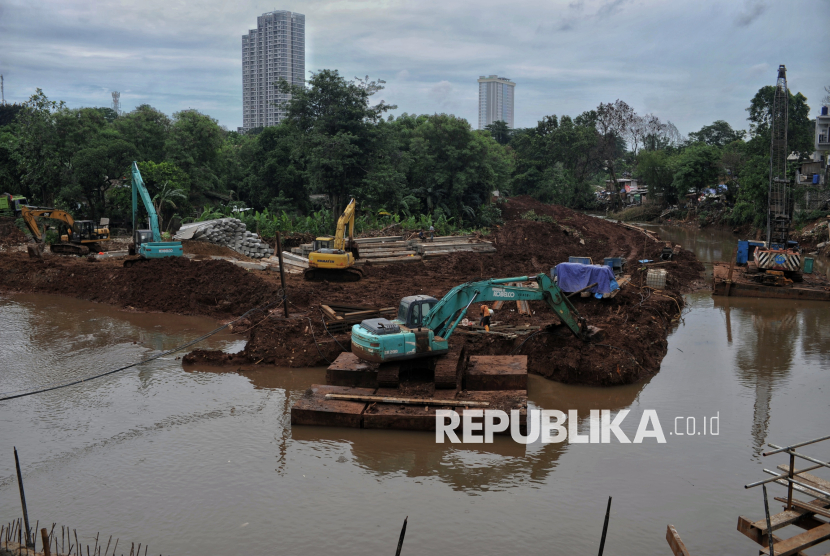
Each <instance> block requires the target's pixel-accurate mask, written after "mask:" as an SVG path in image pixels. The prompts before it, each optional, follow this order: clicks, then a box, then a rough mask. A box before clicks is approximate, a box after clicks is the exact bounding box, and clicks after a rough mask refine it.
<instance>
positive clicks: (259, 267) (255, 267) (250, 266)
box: [233, 261, 266, 270]
mask: <svg viewBox="0 0 830 556" xmlns="http://www.w3.org/2000/svg"><path fill="white" fill-rule="evenodd" d="M233 264H235V265H236V266H238V267H241V268H244V269H245V270H265V268H266V266H265V265H264V264H260V263H248V262H245V261H234V263H233Z"/></svg>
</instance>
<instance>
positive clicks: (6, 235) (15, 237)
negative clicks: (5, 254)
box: [0, 217, 27, 247]
mask: <svg viewBox="0 0 830 556" xmlns="http://www.w3.org/2000/svg"><path fill="white" fill-rule="evenodd" d="M26 240H27V238H26V234H24V233H23V231H21V229H20V228H18V227H17V225H16V224H15V223H14V218H5V217H4V218H0V247H11V246H13V245H20V244H21V243H25V242H26Z"/></svg>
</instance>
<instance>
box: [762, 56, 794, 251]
mask: <svg viewBox="0 0 830 556" xmlns="http://www.w3.org/2000/svg"><path fill="white" fill-rule="evenodd" d="M789 96H790V95H789V91H788V90H787V68H786V67H785V66H784V65H783V64H782V65H780V66H778V82H777V83H776V85H775V98H774V99H773V103H772V114H771V116H772V117H771V132H772V133H771V135H772V139H771V141H770V161H769V164H770V166H769V211H768V212H767V244H768V245H769V246H770V247H772V246H773V245H780V246H781V248H782V249H786V248H787V240H788V239H789V234H790V203H789V185H790V184H789V180H788V179H787V156H788V155H789V154H790V153H789V152H787V119H788V110H787V108H788V107H787V103H788V101H789Z"/></svg>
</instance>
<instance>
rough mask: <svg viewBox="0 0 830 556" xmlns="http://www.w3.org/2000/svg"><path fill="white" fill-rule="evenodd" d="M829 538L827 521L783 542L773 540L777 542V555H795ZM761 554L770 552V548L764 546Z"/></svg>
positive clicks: (829, 532)
mask: <svg viewBox="0 0 830 556" xmlns="http://www.w3.org/2000/svg"><path fill="white" fill-rule="evenodd" d="M827 539H830V523H825V524H824V525H820V526H818V527H816V528H814V529H810V530H809V531H804V532H803V533H800V534H798V535H795V536H794V537H790V538H789V539H785V540H783V541H781V542H777V541H773V542H774V544H775V554H776V556H793V555H794V554H796V553H798V552H800V551H802V550H804V549H806V548H810V547H811V546H815V545H817V544H819V543H820V542H824V541H826V540H827ZM761 554H769V548H763V549H762V550H761Z"/></svg>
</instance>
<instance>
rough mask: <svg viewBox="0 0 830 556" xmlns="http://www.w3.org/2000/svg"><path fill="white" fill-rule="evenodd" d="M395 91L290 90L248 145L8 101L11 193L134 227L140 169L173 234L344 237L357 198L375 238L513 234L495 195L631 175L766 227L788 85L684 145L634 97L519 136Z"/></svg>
mask: <svg viewBox="0 0 830 556" xmlns="http://www.w3.org/2000/svg"><path fill="white" fill-rule="evenodd" d="M383 83H384V82H383V81H380V80H378V81H370V80H369V79H368V78H366V79H354V80H347V79H344V78H343V77H342V76H341V75H340V74H339V73H338V72H337V71H335V70H322V71H319V72H317V73H315V74H313V75H312V77H311V78H310V79H309V82H308V84H307V87H302V88H298V87H291V86H289V85H288V84H286V83H282V84H280V86H279V87H280V89H281V90H282V92H285V93H290V94H291V100H290V101H288V103H287V104H286V107H285V108H286V113H287V116H286V118H285V120H284V121H283V122H282V124H281V125H279V126H275V127H268V128H264V129H256V130H251V131H250V132H249V133H247V134H245V135H242V134H239V133H236V132H233V131H228V130H227V129H224V128H222V127H220V126H219V124H218V123H217V122H216V120H214V119H212V118H211V117H209V116H207V115H205V114H202V113H200V112H198V111H195V110H183V111H181V112H176V113H174V114H173V115H172V117H168V116H167V115H165V114H163V113H161V112H159V111H158V110H156V109H155V108H153V107H151V106H148V105H142V106H139V107H137V108H136V109H135V110H133V111H132V112H129V113H127V114H124V115H121V116H119V115H117V114H115V112H113V111H112V110H110V109H109V108H78V109H70V108H67V107H66V105H65V104H64V103H63V102H57V101H53V100H50V99H48V98H47V96H46V95H45V94H44V93H43V92H42V91H41V90H39V89H38V90H37V92H36V93H35V94H34V95H32V97H31V98H30V99H29V100H28V101H27V102H26V103H24V104H23V105H9V106H3V107H0V190H2V191H9V192H12V193H17V194H22V195H24V196H26V197H27V198H29V200H30V202H32V203H34V204H38V205H43V206H56V207H59V208H63V209H65V210H68V211H70V212H72V213H73V214H74V215H75V216H76V217H77V218H92V219H97V218H99V217H102V216H107V217H110V218H111V219H112V221H113V223H114V225H116V226H117V225H122V226H123V225H125V224H127V223H129V221H130V210H131V209H130V203H131V197H130V189H129V166H130V163H131V162H132V161H133V160H136V161H138V163H139V168H140V170H141V172H142V176H143V178H144V180H145V183H146V184H147V187H148V189H149V191H150V196H151V198H152V199H153V202H154V204H155V205H156V208H157V210H158V212H159V214H160V219H161V222H162V224H163V229H164V230H168V229H169V228H170V225H171V224H173V223H174V222H177V221H180V220H181V221H189V220H195V219H206V218H215V217H218V216H231V215H233V216H238V217H240V218H241V219H242V220H244V221H245V222H246V224H247V225H248V227H249V228H250V229H256V230H259V231H260V233H261V234H262V235H264V236H265V237H270V236H273V234H274V232H275V231H277V230H280V231H283V232H287V233H291V232H302V233H311V234H326V233H332V232H333V229H334V221H335V220H336V218H337V217H338V216H339V214H340V212H341V211H342V210H343V207H345V204H346V203H347V202H348V199H349V198H350V197H355V198H357V200H358V209H359V215H358V219H357V224H356V227H357V230H358V231H359V232H362V231H366V230H373V229H382V228H385V227H388V226H392V225H399V226H401V227H402V228H403V229H411V230H415V229H420V228H428V227H429V226H431V225H432V226H435V228H436V229H437V231H438V233H441V234H444V233H450V232H457V231H468V230H471V229H481V228H486V227H489V226H493V225H496V224H499V223H500V222H501V210H500V208H499V206H498V204H494V203H491V202H490V196H491V192H493V191H495V190H498V191H499V192H500V193H501V195H500V198H502V199H503V198H504V197H507V196H510V195H521V194H526V195H531V196H533V197H535V198H536V199H538V200H540V201H543V202H548V203H557V204H561V205H565V206H568V207H572V208H578V209H590V208H595V207H596V206H597V196H596V190H597V189H598V188H600V189H604V187H605V183H606V180H609V179H610V180H615V179H616V178H618V177H624V176H625V177H628V176H631V177H634V178H637V179H638V180H639V181H640V183H644V184H647V185H648V188H649V198H650V199H651V200H652V201H657V203H658V205H671V204H678V203H679V204H683V203H685V202H686V200H687V195H688V194H689V192H690V191H693V192H696V193H698V192H700V191H702V190H703V189H706V188H709V187H712V186H714V185H716V184H718V183H724V184H725V185H726V187H727V192H726V194H727V201H728V204H729V206H730V207H731V209H730V210H729V213H728V215H727V220H728V221H729V222H730V223H732V224H744V223H755V224H763V222H764V220H765V214H766V196H767V181H768V171H769V170H768V168H769V133H770V132H769V111H770V106H771V103H772V98H773V95H774V87H772V86H769V87H763V88H762V89H761V90H759V91H758V93H757V94H756V95H755V97H754V98H753V99H752V100H751V102H750V106H749V108H747V111H748V113H749V118H748V120H749V122H750V130H749V132H748V133H746V132H744V131H740V130H737V131H736V130H734V129H732V127H731V126H730V125H729V124H728V123H727V122H725V121H723V120H716V121H714V122H713V123H712V124H711V125H707V126H704V127H703V128H701V129H700V131H697V132H693V133H690V134H689V139H688V140H684V139H683V138H682V137H681V136H680V134H679V132H678V131H677V129H676V128H675V127H674V126H673V125H672V124H671V123H670V122H665V123H664V122H661V121H660V120H659V119H658V118H656V117H655V116H653V115H650V114H647V115H638V114H636V113H635V112H634V110H633V109H632V108H631V107H630V106H628V105H627V104H626V103H625V102H623V101H620V100H617V101H615V102H613V103H607V104H600V105H599V106H598V107H597V108H596V109H593V110H588V111H585V112H583V113H581V114H579V115H577V116H575V117H571V116H567V115H562V116H557V115H549V116H545V117H544V118H543V119H542V120H541V121H539V123H538V124H537V125H536V127H532V128H527V129H516V130H511V129H509V128H508V127H507V125H506V124H505V122H495V123H493V124H491V125H488V126H487V129H485V130H482V131H478V130H473V129H472V128H471V126H470V124H469V123H468V122H467V121H465V120H463V119H461V118H457V117H455V116H452V115H447V114H434V115H414V114H407V113H403V114H401V115H400V116H397V117H392V116H389V115H388V114H387V112H388V111H389V110H391V109H393V108H395V107H393V106H389V105H387V104H385V103H383V102H382V101H381V102H380V103H377V104H375V103H373V97H374V95H375V94H376V93H378V92H379V91H381V90H382V89H383ZM806 100H807V99H806V98H805V97H804V96H803V95H801V94H800V93H796V94H792V95H791V98H790V104H789V107H790V130H789V134H788V136H789V138H790V149H791V150H792V151H795V152H797V153H799V154H800V155H801V156H806V155H807V153H809V152H810V151H811V148H812V147H811V145H812V140H813V128H812V123H811V122H810V119H809V107H808V106H807V104H806ZM613 183H616V181H614V182H613ZM243 208H244V209H249V210H245V211H241V212H240V211H239V209H243ZM643 214H644V213H643ZM523 217H524V218H531V219H535V220H539V221H548V220H546V218H547V217H545V216H541V215H528V214H526V215H524V216H523Z"/></svg>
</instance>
